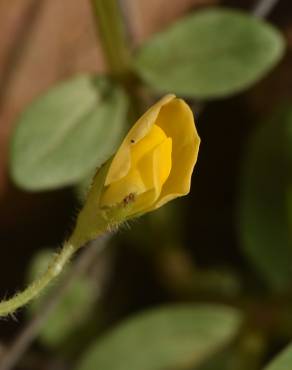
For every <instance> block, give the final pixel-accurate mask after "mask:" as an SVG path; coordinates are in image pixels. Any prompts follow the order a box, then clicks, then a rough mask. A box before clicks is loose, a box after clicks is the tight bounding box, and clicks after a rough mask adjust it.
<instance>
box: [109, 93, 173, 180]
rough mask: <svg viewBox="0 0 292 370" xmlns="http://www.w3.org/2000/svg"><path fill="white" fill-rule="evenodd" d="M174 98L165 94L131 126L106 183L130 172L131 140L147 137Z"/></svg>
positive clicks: (135, 140) (112, 164) (136, 140)
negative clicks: (163, 110)
mask: <svg viewBox="0 0 292 370" xmlns="http://www.w3.org/2000/svg"><path fill="white" fill-rule="evenodd" d="M174 98H175V96H174V95H171V94H169V95H166V96H164V97H163V98H162V99H161V100H159V101H158V102H157V103H156V104H154V105H153V106H152V107H151V108H150V109H148V110H147V112H146V113H144V114H143V116H142V117H141V118H140V119H139V120H138V121H137V122H136V123H135V125H134V126H133V127H132V128H131V130H130V131H129V133H128V134H127V136H126V137H125V139H124V140H123V142H122V144H121V146H120V148H119V150H118V151H117V153H116V155H115V157H114V159H113V161H112V163H111V167H110V169H109V172H108V174H107V177H106V181H105V185H109V184H110V183H112V182H114V181H117V180H119V179H121V178H122V177H124V176H125V175H126V174H127V173H128V172H129V170H130V167H131V155H130V152H131V145H132V142H131V141H132V140H134V142H135V143H137V142H139V141H140V140H141V139H142V138H143V137H145V136H146V135H147V134H148V133H149V131H150V130H151V128H152V126H153V125H154V123H155V121H156V119H157V117H158V115H159V112H160V110H161V108H162V107H163V106H165V105H166V104H168V103H169V102H170V101H172V100H173V99H174Z"/></svg>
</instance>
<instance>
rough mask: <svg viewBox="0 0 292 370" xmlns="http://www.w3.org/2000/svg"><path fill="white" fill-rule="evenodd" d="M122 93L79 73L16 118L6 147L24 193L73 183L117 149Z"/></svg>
mask: <svg viewBox="0 0 292 370" xmlns="http://www.w3.org/2000/svg"><path fill="white" fill-rule="evenodd" d="M127 107H128V101H127V97H126V95H125V93H124V92H123V90H122V89H121V88H120V87H118V86H115V85H113V84H112V83H111V82H110V81H108V80H107V79H106V78H104V77H96V76H89V75H82V76H78V77H75V78H73V79H71V80H69V81H67V82H63V83H60V84H59V85H57V86H55V87H53V88H52V89H51V90H49V91H48V92H47V93H46V94H44V95H42V96H41V97H40V98H38V99H37V100H36V101H34V102H33V103H32V104H31V105H30V106H29V107H28V108H27V110H26V111H25V112H24V113H23V114H22V116H21V117H20V119H19V122H18V125H17V127H16V130H15V132H14V135H13V138H12V143H11V161H10V170H11V175H12V178H13V180H14V181H15V183H16V184H18V185H19V186H20V187H22V188H24V189H27V190H47V189H54V188H58V187H62V186H66V185H71V184H75V183H77V182H78V181H79V180H81V179H83V178H84V177H86V175H87V174H88V173H90V172H91V171H92V170H94V169H95V168H96V167H98V166H100V165H101V164H102V163H103V162H104V161H105V160H106V159H107V158H108V157H109V156H110V155H111V154H112V153H113V152H114V151H115V149H116V147H117V145H118V144H119V142H120V140H121V136H122V134H123V130H124V127H125V122H126V114H127Z"/></svg>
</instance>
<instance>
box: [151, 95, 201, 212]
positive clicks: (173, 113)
mask: <svg viewBox="0 0 292 370" xmlns="http://www.w3.org/2000/svg"><path fill="white" fill-rule="evenodd" d="M155 124H156V125H158V126H159V127H161V128H162V130H163V131H164V132H165V133H166V135H167V136H169V137H171V138H172V168H171V173H170V175H169V177H168V179H167V181H166V182H165V184H164V185H163V189H162V192H161V195H160V198H159V199H158V202H157V204H156V206H155V208H158V207H160V206H162V205H163V204H165V203H166V202H168V201H169V200H171V199H173V198H176V197H178V196H182V195H185V194H187V193H188V192H189V191H190V185H191V176H192V172H193V168H194V166H195V164H196V161H197V157H198V150H199V145H200V138H199V136H198V133H197V130H196V127H195V123H194V118H193V113H192V111H191V109H190V108H189V106H188V105H187V104H186V103H185V102H184V101H183V100H181V99H172V100H171V101H170V102H168V104H166V105H164V106H163V107H162V108H161V110H160V113H159V115H158V118H157V120H156V122H155Z"/></svg>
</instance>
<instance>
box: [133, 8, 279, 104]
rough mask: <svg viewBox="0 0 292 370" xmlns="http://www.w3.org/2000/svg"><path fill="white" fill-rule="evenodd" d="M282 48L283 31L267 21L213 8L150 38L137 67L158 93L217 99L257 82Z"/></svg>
mask: <svg viewBox="0 0 292 370" xmlns="http://www.w3.org/2000/svg"><path fill="white" fill-rule="evenodd" d="M283 49H284V42H283V38H282V36H281V34H280V33H279V32H278V31H277V30H276V29H275V28H273V27H272V26H271V25H269V24H268V23H265V22H264V21H261V20H259V19H257V18H255V17H253V16H251V15H248V14H245V13H243V12H240V11H236V10H231V9H224V8H208V9H206V10H202V11H198V12H196V13H195V14H194V15H191V16H189V17H187V18H184V19H182V20H180V21H179V22H177V23H175V24H174V25H173V26H172V27H170V28H169V29H167V30H166V31H164V32H163V33H160V34H158V35H156V36H154V37H153V38H152V39H150V40H149V41H148V42H146V44H144V45H143V46H142V47H141V48H140V50H138V53H137V55H136V61H135V68H136V70H137V72H138V73H139V74H140V76H141V77H142V79H143V80H144V81H145V82H146V83H148V84H149V85H150V87H152V88H153V89H155V90H157V91H159V92H170V91H171V92H174V93H176V94H179V95H186V96H192V97H196V98H202V99H206V98H217V97H223V96H227V95H230V94H234V93H237V92H239V91H242V90H244V89H246V88H248V87H249V86H251V85H252V84H253V83H255V82H256V81H258V80H259V79H260V78H262V77H263V76H264V75H265V74H266V73H267V72H268V71H270V70H271V68H272V67H273V66H274V65H275V64H276V63H277V62H278V61H279V59H280V58H281V56H282V54H283Z"/></svg>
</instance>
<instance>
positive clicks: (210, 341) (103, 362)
mask: <svg viewBox="0 0 292 370" xmlns="http://www.w3.org/2000/svg"><path fill="white" fill-rule="evenodd" d="M240 322H241V317H240V314H239V312H238V311H236V310H234V309H231V308H228V307H224V306H215V305H214V306H212V305H191V304H189V305H187V304H186V305H173V306H168V307H167V306H166V307H162V308H158V309H154V310H151V311H147V312H145V313H142V314H139V315H137V316H136V317H134V318H131V319H129V320H127V321H126V322H124V323H122V324H121V325H119V326H118V327H117V328H115V329H113V330H112V331H111V332H109V333H108V334H107V335H105V336H104V337H102V338H100V339H99V340H98V341H97V342H96V343H94V344H93V346H92V347H91V348H90V349H89V351H88V352H87V353H86V354H85V356H84V358H83V359H82V361H81V364H80V365H79V366H77V370H96V369H102V370H137V369H139V370H164V369H174V368H176V367H178V366H189V365H193V366H195V365H198V364H200V363H201V362H202V361H203V360H205V359H206V358H207V357H208V356H210V355H212V354H213V353H214V352H215V351H216V350H218V349H219V348H221V347H222V346H223V345H225V344H226V343H227V342H228V341H229V340H231V339H232V337H233V336H234V335H235V334H236V332H237V330H238V328H239V325H240Z"/></svg>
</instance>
